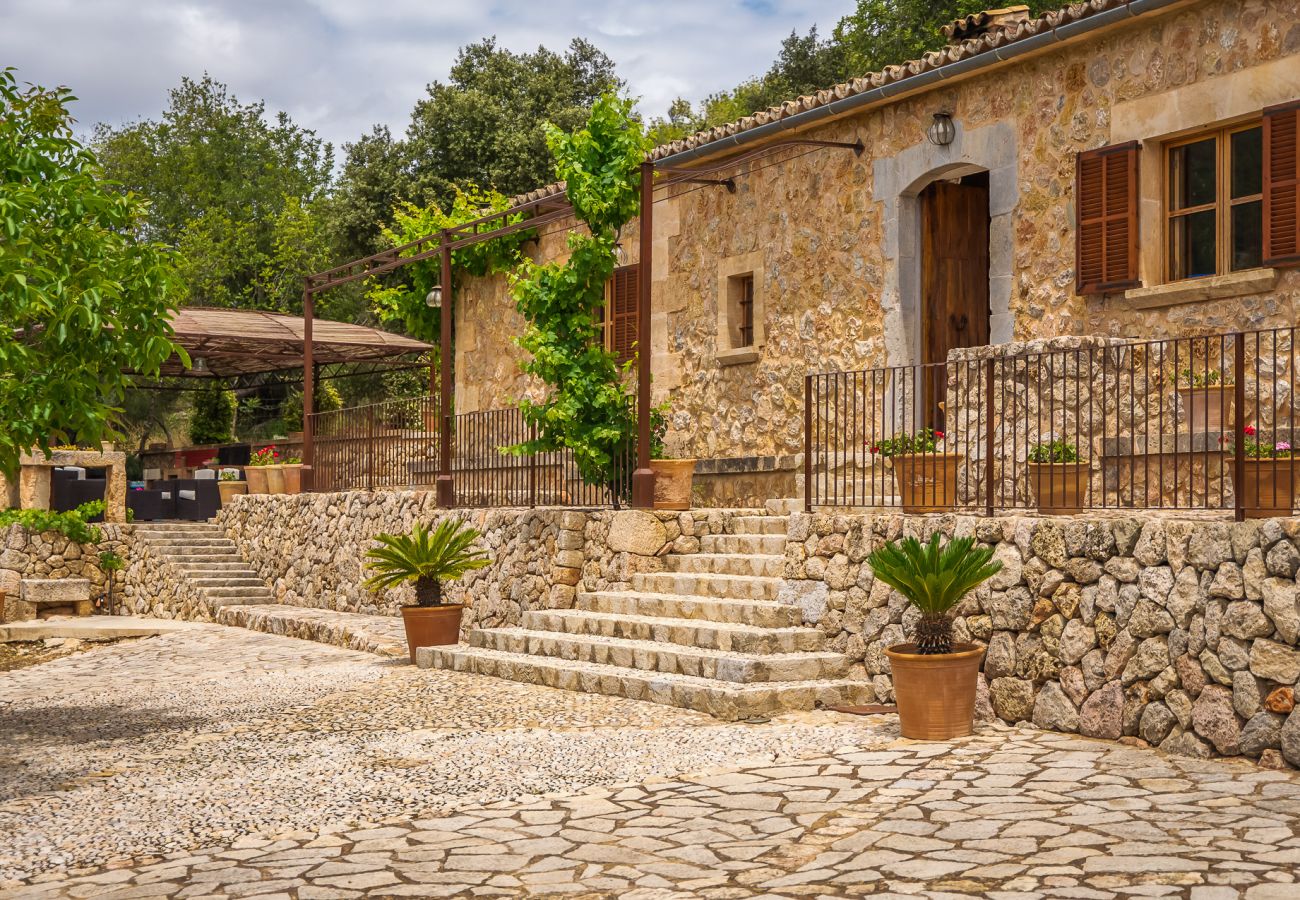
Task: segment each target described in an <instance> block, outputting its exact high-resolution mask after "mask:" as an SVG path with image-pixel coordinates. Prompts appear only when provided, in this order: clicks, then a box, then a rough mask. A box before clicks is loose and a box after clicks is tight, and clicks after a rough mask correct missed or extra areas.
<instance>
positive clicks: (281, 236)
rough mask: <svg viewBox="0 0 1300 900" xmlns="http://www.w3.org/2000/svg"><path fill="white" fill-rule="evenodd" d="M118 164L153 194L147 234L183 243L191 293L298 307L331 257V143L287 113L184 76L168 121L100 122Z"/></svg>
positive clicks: (102, 147)
mask: <svg viewBox="0 0 1300 900" xmlns="http://www.w3.org/2000/svg"><path fill="white" fill-rule="evenodd" d="M95 145H96V147H97V149H98V150H99V152H100V155H101V157H102V158H103V161H104V166H105V169H106V170H107V172H108V174H109V175H110V176H111V177H112V178H114V179H115V180H117V181H120V182H122V183H123V184H124V185H125V186H126V187H127V188H128V189H130V190H131V191H133V192H134V193H136V194H138V195H140V196H142V197H145V198H147V199H148V200H149V201H150V206H149V211H148V214H147V216H145V218H144V219H143V221H142V223H141V224H142V228H143V231H144V233H145V234H146V235H148V236H149V237H151V238H154V239H156V240H160V241H163V242H165V243H167V244H170V245H172V246H175V247H177V248H178V251H179V257H180V261H181V262H180V274H181V279H182V282H183V284H184V289H185V300H186V302H189V303H205V304H208V305H213V306H234V307H248V308H257V309H278V310H284V311H297V310H298V309H299V308H300V306H301V293H302V276H303V275H304V274H305V273H306V272H308V271H314V270H316V269H319V268H323V267H324V264H325V262H326V261H327V259H328V256H327V248H326V243H325V232H324V230H323V225H322V223H321V222H320V220H319V217H317V216H315V215H313V213H312V208H313V206H314V205H315V204H316V203H317V202H318V201H320V199H321V198H322V197H323V196H324V193H325V190H326V188H327V187H328V185H329V181H330V176H331V171H332V169H333V165H334V160H333V151H332V149H331V148H330V146H329V145H328V144H325V143H322V142H321V140H320V139H318V138H317V137H316V136H315V134H314V133H313V132H311V131H309V130H307V129H304V128H300V127H299V126H297V125H295V124H294V123H293V122H292V121H291V120H290V119H289V117H288V116H287V115H286V114H285V113H279V114H278V115H275V116H269V115H268V114H267V112H266V109H265V105H264V104H263V103H261V102H257V103H249V104H241V103H240V102H239V100H238V99H237V98H235V97H234V96H233V95H231V94H230V93H229V91H228V90H227V88H226V86H225V85H223V84H220V83H219V82H216V81H213V80H212V79H211V78H209V77H207V76H204V77H203V78H202V79H199V80H197V81H195V80H192V79H189V78H183V79H182V80H181V84H180V86H179V87H178V88H176V89H175V90H173V91H171V92H170V95H169V102H168V107H167V109H166V110H165V111H164V112H163V115H162V118H161V119H160V120H159V121H149V120H143V121H140V122H134V123H131V124H129V125H125V126H122V127H120V128H110V127H108V126H104V125H101V126H100V127H99V128H98V129H96V131H95Z"/></svg>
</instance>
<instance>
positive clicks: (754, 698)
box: [415, 645, 875, 720]
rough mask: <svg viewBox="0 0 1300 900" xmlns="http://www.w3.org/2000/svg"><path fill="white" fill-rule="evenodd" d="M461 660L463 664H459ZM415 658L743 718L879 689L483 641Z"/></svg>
mask: <svg viewBox="0 0 1300 900" xmlns="http://www.w3.org/2000/svg"><path fill="white" fill-rule="evenodd" d="M458 663H461V664H462V665H458ZM415 664H416V665H417V666H419V667H420V668H422V669H451V670H453V671H457V672H466V671H468V672H473V673H475V674H480V675H492V676H493V677H498V678H503V677H504V678H506V680H510V681H518V679H514V678H508V677H506V676H501V675H495V674H494V672H493V671H483V669H492V670H498V667H499V666H501V665H508V666H511V667H514V668H516V669H518V668H519V667H524V668H531V669H534V670H537V671H538V672H539V673H549V674H550V675H551V678H552V680H553V681H555V682H557V683H554V684H551V683H548V682H545V681H532V682H524V683H531V684H544V685H545V686H547V687H556V688H560V689H562V690H575V691H582V692H584V693H595V694H607V695H611V696H618V697H627V698H628V699H631V700H644V701H647V702H650V703H658V704H660V705H662V706H676V707H680V708H683V709H694V710H697V711H698V712H704V713H708V714H709V715H712V716H714V717H715V718H719V719H728V720H735V719H743V718H747V717H749V716H755V715H764V714H768V713H774V712H784V711H788V710H809V709H815V708H817V707H818V706H829V705H835V704H840V703H850V702H851V703H870V702H873V701H874V700H875V689H874V688H873V687H872V685H871V683H870V682H866V681H856V680H853V679H849V678H837V679H826V680H821V681H767V682H756V683H752V684H734V683H731V682H725V681H716V680H714V679H710V678H697V677H695V676H693V675H672V674H668V673H664V672H647V671H643V670H640V669H624V668H620V667H619V666H608V665H603V664H600V663H578V664H576V665H575V664H574V663H573V662H571V661H569V660H562V659H555V658H552V657H544V656H529V655H526V654H520V653H503V652H501V651H498V650H486V649H483V648H480V647H467V646H463V645H456V646H454V647H421V648H420V649H418V650H416V652H415Z"/></svg>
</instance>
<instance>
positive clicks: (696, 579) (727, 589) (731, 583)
mask: <svg viewBox="0 0 1300 900" xmlns="http://www.w3.org/2000/svg"><path fill="white" fill-rule="evenodd" d="M632 590H634V591H638V592H645V593H647V594H680V595H686V596H697V597H716V598H724V599H727V600H775V599H776V598H777V597H778V596H779V595H780V593H781V581H780V579H777V578H763V577H759V576H755V575H700V574H694V573H688V572H646V573H637V574H635V575H633V576H632Z"/></svg>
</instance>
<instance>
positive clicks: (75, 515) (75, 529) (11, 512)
mask: <svg viewBox="0 0 1300 900" xmlns="http://www.w3.org/2000/svg"><path fill="white" fill-rule="evenodd" d="M104 509H105V507H104V501H103V500H91V501H90V502H89V503H83V504H81V505H80V506H78V507H77V508H76V509H73V510H69V511H68V512H51V511H50V510H48V509H0V528H7V527H8V526H10V525H21V526H23V528H25V529H27V530H28V531H30V532H32V533H34V534H44V533H48V532H54V533H58V534H61V535H63V536H64V537H65V538H67V539H68V540H70V541H72V542H73V543H74V544H97V543H99V541H100V539H101V538H102V537H103V534H102V532H100V530H99V529H98V528H97V527H96V526H94V525H89V524H87V522H86V520H87V519H93V518H94V517H95V516H97V515H100V514H101V513H102V512H103V511H104Z"/></svg>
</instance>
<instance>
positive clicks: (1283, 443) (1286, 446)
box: [1273, 441, 1291, 450]
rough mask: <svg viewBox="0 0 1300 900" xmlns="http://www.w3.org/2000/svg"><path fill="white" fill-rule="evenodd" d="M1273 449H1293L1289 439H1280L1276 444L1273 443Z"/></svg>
mask: <svg viewBox="0 0 1300 900" xmlns="http://www.w3.org/2000/svg"><path fill="white" fill-rule="evenodd" d="M1273 449H1274V450H1290V449H1291V443H1290V442H1289V441H1278V442H1277V443H1276V444H1274V445H1273Z"/></svg>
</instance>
